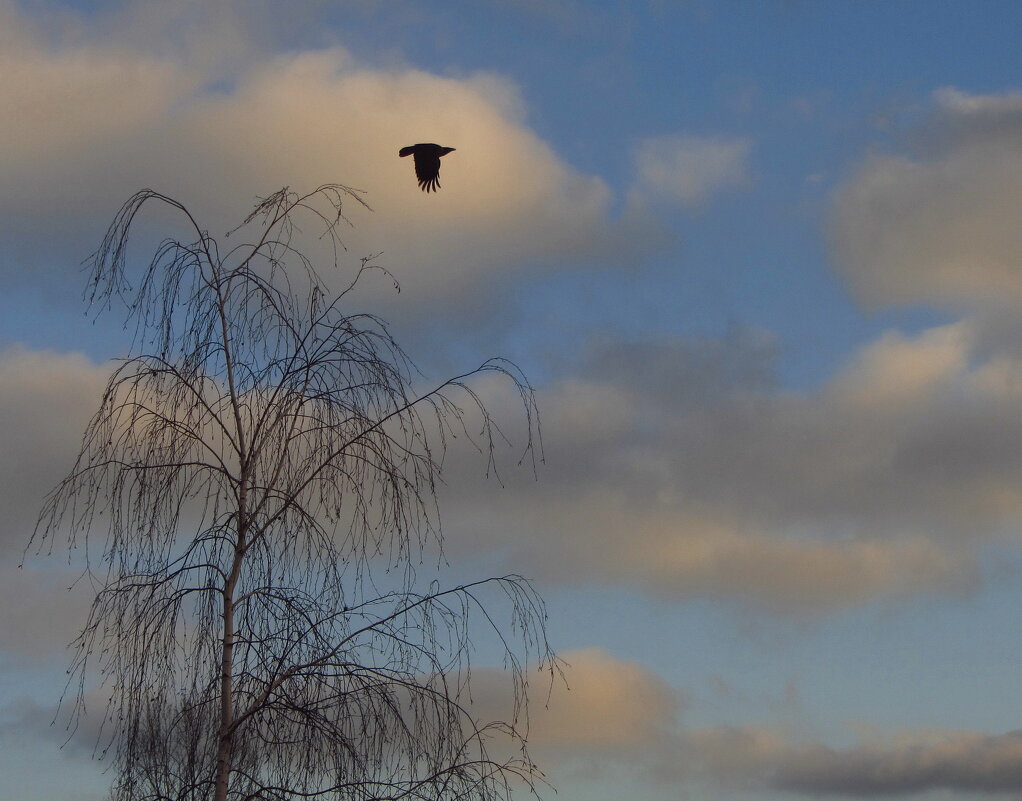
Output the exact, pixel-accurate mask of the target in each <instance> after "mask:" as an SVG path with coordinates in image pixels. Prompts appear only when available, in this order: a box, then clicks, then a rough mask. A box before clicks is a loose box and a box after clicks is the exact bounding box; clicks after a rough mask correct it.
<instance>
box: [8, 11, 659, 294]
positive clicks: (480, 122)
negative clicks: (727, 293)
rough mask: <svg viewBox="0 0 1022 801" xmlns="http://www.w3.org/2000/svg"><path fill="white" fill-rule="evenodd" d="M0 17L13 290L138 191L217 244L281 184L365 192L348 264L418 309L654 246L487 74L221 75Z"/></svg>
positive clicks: (333, 56)
mask: <svg viewBox="0 0 1022 801" xmlns="http://www.w3.org/2000/svg"><path fill="white" fill-rule="evenodd" d="M0 13H2V15H3V18H2V22H3V23H6V24H8V25H9V26H10V27H11V28H16V29H17V30H19V36H18V37H16V42H17V44H16V46H14V47H11V48H9V49H7V50H6V51H4V55H3V56H2V57H0V61H2V63H0V66H4V65H6V69H5V73H6V74H8V75H12V74H14V75H16V76H17V80H9V81H7V82H5V86H4V87H0V105H3V107H5V108H15V109H17V110H18V113H17V114H16V115H14V116H12V117H11V119H9V120H8V124H7V125H6V126H5V128H4V131H3V132H0V148H3V149H4V151H5V153H6V154H7V155H9V156H11V157H10V158H5V159H4V160H3V161H2V163H0V211H2V212H3V214H2V218H3V222H2V223H0V225H2V226H3V231H2V232H3V235H4V239H5V241H7V242H8V243H9V245H10V246H11V247H17V243H22V244H23V245H24V247H23V248H22V250H21V255H20V258H19V260H18V263H20V266H22V270H21V271H20V273H21V275H22V276H23V278H24V277H25V276H29V277H30V276H31V275H32V272H31V271H26V270H24V262H26V261H29V262H31V263H32V267H34V268H36V269H38V268H39V267H40V265H41V264H47V263H48V264H49V265H52V264H53V263H54V262H55V261H57V260H60V261H65V262H66V263H67V264H69V265H72V266H73V265H75V264H77V263H78V261H79V260H80V259H81V258H82V256H83V255H85V254H87V253H88V252H89V251H90V250H91V249H92V248H94V247H95V246H96V244H97V242H98V239H99V237H100V235H101V232H102V230H103V226H104V225H105V224H106V223H108V222H109V220H110V219H111V218H112V216H113V214H114V212H115V211H116V208H117V206H118V205H119V203H120V202H122V201H123V200H125V199H127V197H128V196H129V195H130V194H132V193H133V192H134V191H136V190H137V189H140V188H142V187H143V186H150V187H153V188H155V189H157V190H159V191H162V192H164V193H166V194H168V195H170V196H172V197H175V198H176V199H178V200H180V201H181V202H183V203H185V205H187V206H189V208H190V209H191V210H192V211H193V212H194V213H195V214H196V216H197V217H198V219H199V220H200V224H201V225H203V226H204V227H207V228H208V229H209V230H210V231H211V233H214V235H215V234H217V233H218V232H221V233H222V232H223V231H224V230H226V229H227V228H230V227H233V226H234V225H235V224H236V223H237V222H238V221H240V219H242V218H243V217H244V216H245V215H246V214H247V213H248V211H249V210H250V209H251V205H252V203H254V201H255V198H256V197H257V196H259V195H266V194H269V193H270V192H273V191H275V190H277V189H279V188H280V187H281V186H284V185H288V186H291V187H292V188H294V189H297V190H306V189H312V188H314V187H316V186H318V185H320V184H322V183H326V182H341V183H344V184H348V185H351V186H355V187H358V188H360V189H365V190H368V192H369V194H368V196H367V197H368V200H369V203H370V205H371V206H372V207H373V208H374V209H375V212H374V213H371V214H370V213H359V214H355V215H353V216H352V220H353V222H354V223H355V225H356V227H355V228H354V229H352V230H351V231H349V232H347V234H346V236H345V241H346V243H347V244H348V246H349V249H350V251H351V256H352V261H355V260H356V259H357V257H358V256H361V255H365V254H367V253H370V252H375V251H379V250H383V251H384V255H383V257H382V258H381V263H383V264H385V265H386V266H387V267H389V268H390V269H391V270H393V271H394V272H395V273H396V274H397V276H398V277H399V279H400V281H401V284H402V286H403V287H404V288H405V289H407V290H410V291H409V292H407V293H406V296H407V297H411V298H412V299H413V301H414V302H415V303H419V304H424V305H429V304H431V303H432V304H434V305H435V304H440V303H456V302H463V301H464V300H465V298H466V297H468V296H470V295H473V293H481V292H482V287H483V286H484V285H485V286H486V287H487V293H493V292H499V291H501V289H502V288H503V287H504V286H505V285H506V281H507V280H509V279H510V278H511V277H512V276H514V275H521V274H522V272H523V271H529V270H539V269H550V265H551V264H554V263H556V264H558V265H561V264H563V263H571V262H574V263H576V264H577V263H579V262H580V261H583V260H584V262H585V263H587V264H588V263H598V262H602V263H604V264H605V263H606V260H607V259H608V258H612V257H613V255H614V254H617V255H622V254H625V253H627V254H629V258H634V254H635V252H636V250H638V251H643V250H644V249H648V248H650V247H656V246H658V245H659V244H661V243H662V237H661V236H660V234H659V233H658V231H657V229H656V225H655V224H653V223H652V222H651V221H650V220H649V218H644V219H639V218H637V217H630V218H628V219H627V220H623V219H622V220H617V219H614V218H612V217H611V213H610V208H611V194H610V191H609V189H608V187H607V186H606V185H605V183H604V182H603V181H602V180H601V179H600V178H598V177H596V176H592V175H585V174H582V173H579V172H578V171H576V170H574V169H572V168H571V167H570V166H569V165H567V164H565V163H564V162H563V161H562V160H561V159H560V158H559V157H558V156H557V154H556V153H555V152H554V151H553V150H552V149H551V147H550V146H549V145H548V144H547V143H546V142H544V141H543V140H542V139H541V138H540V137H539V136H538V135H537V134H536V133H535V132H534V131H532V130H531V128H530V127H529V125H528V122H527V120H526V115H525V111H524V103H523V101H522V99H521V97H520V96H519V94H518V92H517V89H516V87H515V86H514V85H513V84H512V83H511V82H509V81H508V80H506V79H504V78H502V77H500V76H497V75H492V74H474V75H470V76H465V77H443V76H439V75H435V74H431V73H428V72H424V71H422V70H417V69H414V68H410V67H404V66H392V67H386V68H377V67H367V66H365V65H363V64H360V63H358V62H356V61H355V59H354V58H353V57H352V56H351V55H350V54H349V53H348V52H347V51H346V50H344V49H343V48H341V47H329V48H323V49H319V50H305V51H297V52H292V53H288V54H286V55H278V56H276V57H272V58H265V57H263V58H262V59H260V60H258V61H256V60H254V59H245V58H240V57H239V58H235V59H234V60H233V61H230V63H229V64H227V65H225V64H221V63H219V62H216V61H215V60H212V61H211V60H210V59H206V58H197V59H195V60H194V61H193V60H190V59H189V56H191V55H192V51H193V50H194V49H195V47H196V46H197V45H192V46H190V47H189V46H185V45H182V46H180V47H177V48H175V47H174V46H172V45H169V44H163V45H162V46H160V47H156V48H153V49H152V50H147V49H141V48H139V49H135V48H133V46H132V43H133V42H136V41H139V42H147V41H151V39H152V38H153V36H152V34H148V35H147V36H146V37H141V38H140V37H138V36H137V35H134V34H132V35H130V36H126V37H125V38H124V41H123V42H120V41H118V42H111V41H109V40H107V39H102V38H97V37H96V36H91V38H90V36H88V35H81V34H79V35H75V36H71V35H66V37H65V38H67V39H68V41H67V42H62V43H61V46H59V47H51V46H49V45H48V44H47V37H46V36H44V35H43V33H42V32H39V31H34V30H32V29H31V28H30V27H29V26H28V25H27V24H26V23H25V22H24V20H23V19H22V18H20V17H19V16H18V15H17V14H16V12H14V11H12V10H11V8H10V7H9V6H7V7H4V8H3V9H2V10H0ZM182 13H183V12H182ZM150 16H153V15H152V14H151V15H150ZM155 17H156V22H155V23H154V24H158V25H162V26H164V27H167V26H169V25H170V24H171V23H170V22H169V21H167V20H161V18H160V15H158V14H156V15H155ZM49 35H50V36H51V38H52V37H56V38H57V39H60V36H58V35H56V34H52V32H49ZM168 39H169V41H171V42H173V41H175V37H168ZM200 49H201V48H200ZM229 49H231V50H239V49H243V44H239V43H237V42H232V43H231V46H230V48H229ZM151 52H155V53H157V54H158V55H152V54H151ZM225 70H227V71H225ZM418 141H438V142H441V143H443V144H449V145H451V146H454V147H456V148H457V151H456V152H455V153H452V154H450V155H449V156H447V157H446V159H445V160H444V165H443V170H442V173H441V183H442V184H443V189H442V190H441V191H440V192H438V193H436V194H431V195H426V194H424V193H422V192H421V191H419V189H418V187H417V186H416V182H415V178H414V174H413V169H412V165H411V163H410V161H409V160H408V159H399V158H398V157H397V151H398V149H399V148H401V147H402V146H404V145H407V144H412V143H414V142H418ZM161 219H165V218H161ZM161 233H162V232H161ZM310 239H312V240H313V241H314V237H310ZM40 240H44V241H48V242H50V244H49V245H48V246H47V248H45V249H44V250H43V251H37V250H36V249H35V248H34V247H33V248H28V247H27V244H25V243H27V242H33V243H35V242H38V241H40ZM58 246H60V247H63V250H60V249H59V247H58ZM8 262H9V263H10V264H11V265H12V266H13V265H14V264H15V263H16V262H15V260H12V259H8ZM50 269H52V267H50ZM484 279H485V280H484ZM482 294H486V293H482ZM388 297H389V295H388ZM403 310H404V311H405V312H406V313H407V311H408V309H407V306H404V307H403Z"/></svg>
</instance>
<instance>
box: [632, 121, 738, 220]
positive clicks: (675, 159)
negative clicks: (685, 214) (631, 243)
mask: <svg viewBox="0 0 1022 801" xmlns="http://www.w3.org/2000/svg"><path fill="white" fill-rule="evenodd" d="M751 148H752V143H751V142H750V141H749V140H748V139H741V138H736V137H723V136H720V137H713V136H685V135H669V136H657V137H651V138H649V139H644V140H642V141H641V142H639V144H638V146H637V147H636V149H635V170H636V179H635V187H634V189H633V190H632V192H633V195H632V199H633V202H639V201H641V199H642V198H644V197H652V198H661V199H667V200H671V201H674V202H677V203H681V204H682V205H685V206H696V205H699V204H701V203H705V202H706V201H708V200H709V199H710V198H711V197H713V196H714V195H716V194H718V193H719V192H721V191H723V190H725V189H733V188H735V187H740V186H744V185H745V184H747V183H748V182H749V177H748V165H747V162H748V157H749V151H750V150H751Z"/></svg>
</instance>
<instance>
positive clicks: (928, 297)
mask: <svg viewBox="0 0 1022 801" xmlns="http://www.w3.org/2000/svg"><path fill="white" fill-rule="evenodd" d="M1020 98H1022V95H1020V94H1019V93H1017V92H1015V93H1005V94H999V95H970V94H967V93H964V92H961V91H959V90H956V89H952V88H945V89H941V90H938V91H937V92H936V93H935V95H934V108H933V114H932V116H931V117H930V119H929V120H928V122H927V123H926V124H925V126H923V128H922V129H921V130H919V131H917V132H916V136H915V139H914V141H915V144H914V145H913V146H910V147H909V148H908V152H906V153H902V154H880V153H876V154H873V155H871V156H870V157H868V158H867V159H866V161H865V162H864V163H863V164H862V165H861V166H860V167H859V169H858V170H857V171H856V173H855V174H854V176H853V177H852V178H851V180H850V181H849V182H848V183H847V184H846V185H845V186H844V187H843V188H842V189H841V190H840V191H839V193H838V195H837V197H836V202H835V207H834V214H833V219H832V234H833V236H832V239H833V248H834V254H835V258H836V260H837V263H838V265H839V267H840V269H841V271H842V272H843V273H844V275H846V276H847V277H848V279H849V281H850V282H851V285H852V286H853V288H854V289H855V290H856V291H857V292H858V294H859V296H860V297H861V298H862V299H863V300H865V301H866V302H868V303H871V304H876V305H885V304H911V303H921V302H922V303H940V304H950V305H957V306H963V305H964V306H967V307H970V308H975V307H976V306H977V305H978V304H980V305H984V306H991V305H993V306H998V305H1003V304H1008V305H1010V307H1012V308H1017V306H1018V304H1019V303H1020V302H1022V271H1020V270H1019V254H1020V253H1022V228H1020V226H1019V225H1018V201H1019V197H1022V99H1020Z"/></svg>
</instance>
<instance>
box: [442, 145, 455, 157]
mask: <svg viewBox="0 0 1022 801" xmlns="http://www.w3.org/2000/svg"><path fill="white" fill-rule="evenodd" d="M457 149H458V148H456V147H442V148H440V155H441V156H446V155H447V154H448V153H453V152H454V151H455V150H457Z"/></svg>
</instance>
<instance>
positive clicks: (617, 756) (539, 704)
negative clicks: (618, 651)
mask: <svg viewBox="0 0 1022 801" xmlns="http://www.w3.org/2000/svg"><path fill="white" fill-rule="evenodd" d="M559 657H560V658H561V659H562V660H563V662H564V665H563V666H564V677H563V681H562V680H560V679H555V680H554V683H553V685H552V686H551V687H550V688H549V693H547V692H546V691H547V687H546V686H532V687H531V688H530V696H529V697H530V704H529V716H528V721H527V722H526V721H521V722H520V723H522V724H525V725H524V726H522V727H520V728H523V729H524V730H526V731H527V734H528V745H529V750H530V751H531V752H532V754H533V756H534V757H538V758H539V759H540V761H541V762H543V763H544V764H551V765H553V766H555V768H556V769H559V770H566V769H571V768H572V766H577V765H578V763H582V764H584V765H585V766H586V769H587V770H589V769H595V770H603V769H606V768H608V767H610V766H614V767H615V768H627V769H629V770H636V769H641V766H644V765H645V766H651V767H652V766H656V765H659V764H660V763H662V762H670V761H671V760H672V759H673V757H674V756H675V754H674V752H673V748H672V744H673V743H675V742H676V740H677V736H678V725H679V714H680V711H681V708H682V698H681V695H680V694H679V693H678V692H677V691H676V690H674V689H673V688H672V687H670V685H668V684H667V683H666V682H665V681H664V680H663V679H662V678H660V677H659V676H658V675H656V674H655V673H653V672H652V671H650V670H649V669H648V668H646V667H644V666H643V665H641V664H639V663H638V662H633V661H631V660H624V659H619V658H617V657H615V656H614V655H612V654H609V653H607V652H606V651H604V650H602V649H599V648H588V649H581V650H575V651H566V652H564V653H561V654H559ZM472 686H473V698H474V699H475V701H474V705H473V712H474V713H476V714H478V715H479V717H480V718H481V719H483V720H493V719H506V716H507V711H506V710H508V709H510V706H511V704H510V700H511V699H510V698H509V688H508V683H507V676H506V674H505V673H503V672H502V671H498V670H493V669H489V670H487V669H475V670H474V671H473V684H472ZM657 769H658V770H659V769H660V768H657Z"/></svg>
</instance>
